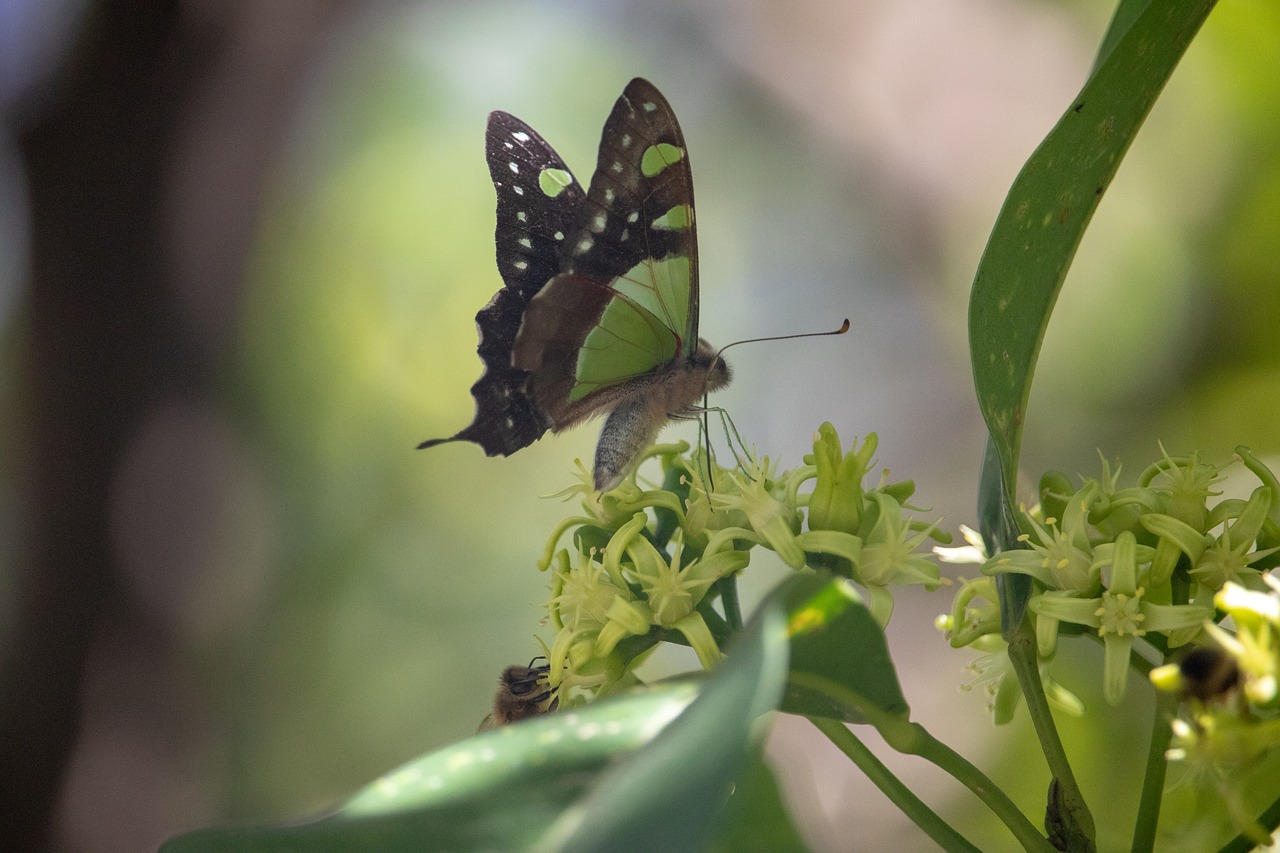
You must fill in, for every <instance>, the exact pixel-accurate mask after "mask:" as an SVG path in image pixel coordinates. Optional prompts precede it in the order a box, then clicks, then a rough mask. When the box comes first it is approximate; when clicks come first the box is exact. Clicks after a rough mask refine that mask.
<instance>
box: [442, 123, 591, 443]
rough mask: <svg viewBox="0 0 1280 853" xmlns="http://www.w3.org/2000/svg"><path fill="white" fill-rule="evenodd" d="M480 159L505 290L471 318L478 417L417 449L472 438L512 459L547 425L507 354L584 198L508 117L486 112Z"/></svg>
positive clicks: (554, 269) (557, 262) (556, 266)
mask: <svg viewBox="0 0 1280 853" xmlns="http://www.w3.org/2000/svg"><path fill="white" fill-rule="evenodd" d="M485 158H486V159H487V160H488V162H489V175H490V177H491V178H492V179H493V186H494V189H495V190H496V191H497V195H498V217H497V227H496V229H495V233H494V237H495V241H496V243H497V260H498V271H499V272H500V273H501V275H502V280H503V285H504V286H503V288H502V289H501V290H499V291H498V292H497V293H496V294H495V295H494V297H493V299H492V300H490V301H489V304H488V305H486V306H485V307H484V308H482V309H480V312H479V313H478V314H476V327H477V329H478V331H479V333H480V345H479V347H478V352H479V354H480V358H481V360H482V361H483V362H484V366H485V369H484V373H483V374H482V375H481V377H480V379H479V380H477V381H476V383H475V384H474V385H473V386H471V394H472V396H473V397H475V401H476V414H475V418H474V419H473V420H472V422H471V424H470V425H469V426H467V427H466V428H465V429H463V430H462V431H461V432H459V433H457V434H456V435H454V436H452V437H451V438H438V439H432V440H430V441H424V442H423V443H422V444H420V445H418V446H419V447H420V448H425V447H432V446H434V445H437V444H441V443H443V442H446V441H474V442H475V443H476V444H479V445H480V446H481V447H482V448H484V452H485V453H486V454H487V455H489V456H496V455H499V454H501V455H503V456H509V455H511V454H512V453H514V452H516V451H517V450H519V449H521V448H522V447H528V446H529V445H530V444H532V443H533V442H535V441H537V440H538V439H539V438H541V437H542V434H543V433H544V432H546V431H547V428H548V427H549V426H551V420H550V418H549V417H548V416H547V414H546V412H545V411H544V410H543V408H542V407H541V406H540V405H538V403H537V401H536V399H534V398H533V397H532V396H530V395H529V393H528V392H527V390H526V389H527V384H528V379H529V373H528V371H526V370H521V369H520V368H518V367H516V366H514V365H513V364H512V362H511V350H512V347H513V346H514V345H515V340H516V335H517V333H518V331H519V329H520V323H521V321H522V320H523V318H524V313H525V309H526V308H527V307H528V306H529V301H530V300H531V299H533V297H534V296H536V295H537V294H538V292H539V291H540V290H541V289H542V288H543V286H544V285H545V284H546V283H547V282H548V280H550V279H551V278H553V277H554V276H555V275H556V274H557V273H559V272H560V266H561V259H560V256H561V247H562V246H563V244H564V243H565V242H566V241H567V240H569V239H570V238H571V237H572V234H573V232H574V230H575V229H576V228H577V227H578V221H579V218H580V213H579V208H580V207H581V206H582V204H583V201H584V199H585V196H586V194H585V193H584V192H583V190H582V186H581V185H580V184H579V183H578V181H577V179H576V178H574V177H573V174H572V173H571V172H570V171H569V167H568V166H566V165H565V163H564V161H563V160H562V159H561V158H560V155H559V154H557V153H556V152H555V149H554V148H552V147H551V146H550V145H549V144H547V142H546V140H544V139H543V138H542V137H541V136H539V135H538V133H537V132H536V131H534V130H533V128H531V127H529V126H528V125H527V124H525V123H524V122H523V121H521V120H520V119H518V118H516V117H515V116H513V115H511V114H510V113H504V112H500V111H499V112H494V113H491V114H490V116H489V124H488V127H487V129H486V131H485Z"/></svg>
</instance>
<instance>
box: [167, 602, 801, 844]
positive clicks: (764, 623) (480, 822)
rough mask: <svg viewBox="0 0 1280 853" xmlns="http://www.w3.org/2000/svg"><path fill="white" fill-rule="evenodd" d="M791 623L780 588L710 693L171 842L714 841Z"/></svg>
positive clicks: (768, 701) (772, 695)
mask: <svg viewBox="0 0 1280 853" xmlns="http://www.w3.org/2000/svg"><path fill="white" fill-rule="evenodd" d="M785 625H786V620H785V617H784V615H783V610H782V603H781V601H780V600H779V599H777V598H776V597H775V599H773V600H771V601H770V602H768V603H766V604H765V605H764V606H762V607H761V609H760V612H759V613H758V614H757V616H756V618H755V619H753V620H752V623H751V624H750V625H749V626H748V627H747V629H746V630H745V631H744V632H743V635H742V636H741V637H740V638H739V639H738V641H737V642H736V643H735V644H734V645H733V646H731V647H730V650H729V655H728V657H727V659H726V661H725V663H724V664H723V665H722V666H721V667H719V668H718V669H717V670H716V671H715V672H714V673H713V674H712V675H711V676H710V677H709V678H707V679H706V680H705V681H703V682H701V689H699V682H697V681H694V680H685V681H682V682H676V683H672V684H668V685H665V686H658V687H653V688H648V689H644V690H641V691H638V692H636V693H633V694H630V695H626V696H620V697H617V698H615V699H610V700H606V701H601V702H599V703H597V704H593V705H591V706H588V707H586V708H583V709H580V710H572V711H566V712H561V713H555V714H548V715H546V716H543V717H540V718H537V719H534V720H529V721H526V722H523V723H519V724H517V725H512V726H508V727H506V728H503V729H499V730H496V731H492V732H486V733H483V734H480V735H477V736H475V737H472V738H469V739H468V740H465V741H463V742H461V743H458V744H455V745H453V746H450V747H446V748H445V749H443V750H440V751H439V752H435V753H432V754H430V755H427V756H425V757H423V758H420V759H418V760H416V761H414V762H411V763H409V764H407V765H405V766H404V767H401V768H400V769H398V770H396V771H394V772H392V773H390V774H388V775H387V776H385V777H383V778H382V779H380V780H378V781H377V782H374V783H373V784H371V785H370V786H368V787H367V788H365V789H364V790H363V791H361V792H360V793H358V794H356V796H355V797H353V798H352V799H351V800H350V801H348V802H347V804H346V805H344V806H343V807H341V808H340V809H339V810H337V811H336V812H335V813H333V814H331V815H328V816H326V817H323V818H320V819H318V820H315V821H312V822H309V823H302V824H295V825H290V826H277V827H250V828H234V829H207V830H201V831H198V832H193V833H188V834H186V835H183V836H180V837H178V838H176V839H173V840H171V841H170V842H168V843H167V844H166V845H165V846H164V847H163V848H162V849H163V850H164V851H165V853H207V851H215V850H216V851H221V850H228V849H235V850H237V851H273V852H275V853H278V851H286V850H289V851H295V850H300V849H305V850H308V851H325V850H332V851H339V850H341V851H346V850H379V851H397V850H405V851H409V850H412V851H431V850H529V849H537V850H617V851H627V850H637V851H639V850H656V849H663V850H698V849H703V848H704V847H706V845H707V844H708V843H709V841H710V837H711V835H712V833H713V832H717V815H718V814H719V813H721V811H722V810H723V809H724V808H725V804H726V802H730V792H731V791H732V790H733V788H734V783H735V781H737V780H738V778H739V775H740V774H743V773H744V772H746V769H748V768H749V765H748V764H747V759H748V757H749V756H750V755H751V754H752V750H753V749H754V747H753V746H752V744H753V741H754V738H753V735H754V734H756V733H757V732H758V729H757V721H758V719H759V718H760V716H761V715H762V714H764V713H765V712H767V711H769V710H772V709H773V708H776V707H777V705H778V703H779V701H780V699H781V696H782V689H783V684H784V681H785V679H786V671H787V638H786V629H785ZM695 697H696V698H695ZM642 747H643V748H642ZM749 769H750V770H751V776H750V778H749V779H748V780H747V781H751V782H752V783H753V785H748V786H747V787H744V788H743V792H742V793H743V796H751V797H753V798H759V797H764V798H766V799H767V798H768V796H769V787H768V785H765V787H764V792H763V793H761V789H760V787H759V786H760V785H761V784H762V783H761V780H760V778H759V775H758V774H759V773H760V772H761V771H760V768H756V767H750V768H749ZM753 786H754V787H753ZM774 797H775V799H776V791H774ZM774 813H775V814H781V807H780V806H778V807H777V808H776V809H774ZM754 817H760V815H755V816H754ZM774 829H775V831H777V832H779V833H781V835H782V837H784V838H785V837H789V836H790V837H793V840H794V834H793V833H789V832H788V830H787V828H786V827H779V826H775V827H774ZM718 831H720V832H725V833H729V834H730V835H731V834H732V833H730V832H729V829H727V828H725V827H724V826H720V829H719V830H718ZM796 844H797V845H798V842H796Z"/></svg>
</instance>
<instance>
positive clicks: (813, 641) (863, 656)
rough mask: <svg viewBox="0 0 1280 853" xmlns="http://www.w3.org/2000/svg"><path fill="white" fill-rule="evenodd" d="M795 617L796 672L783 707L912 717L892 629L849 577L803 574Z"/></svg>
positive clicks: (790, 597)
mask: <svg viewBox="0 0 1280 853" xmlns="http://www.w3.org/2000/svg"><path fill="white" fill-rule="evenodd" d="M787 619H788V624H787V630H788V633H789V634H790V635H791V673H790V677H789V679H788V682H787V693H786V696H785V698H784V700H783V703H782V710H784V711H787V712H789V713H792V714H803V715H806V716H811V717H830V718H833V719H837V720H845V721H848V722H855V723H860V722H866V720H867V718H868V717H873V718H882V717H884V716H886V715H888V716H892V717H898V718H901V719H906V718H907V716H908V714H909V710H910V709H909V708H908V706H907V700H906V698H905V697H903V695H902V687H901V686H900V685H899V684H898V675H897V673H896V672H895V670H894V668H893V660H892V658H890V656H889V647H888V646H887V645H886V644H885V640H884V631H883V630H882V629H881V628H880V626H879V625H878V624H877V623H876V621H875V619H874V618H872V616H871V612H870V611H869V610H868V609H867V607H866V605H864V604H863V603H862V600H861V599H860V598H859V597H858V594H857V592H856V591H855V590H854V588H853V586H852V584H851V583H850V582H849V581H848V580H846V579H844V578H840V577H837V576H835V575H833V574H830V573H829V572H825V571H815V572H812V573H806V574H803V575H797V576H796V577H795V578H793V579H792V581H791V582H790V583H789V584H788V585H787Z"/></svg>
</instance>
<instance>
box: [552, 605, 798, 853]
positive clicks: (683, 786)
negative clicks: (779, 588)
mask: <svg viewBox="0 0 1280 853" xmlns="http://www.w3.org/2000/svg"><path fill="white" fill-rule="evenodd" d="M784 588H785V587H784ZM785 626H786V620H785V618H784V615H783V610H782V604H781V600H780V598H779V596H778V595H776V594H775V595H774V596H773V597H772V598H770V599H769V600H768V601H766V602H765V603H764V604H763V605H761V607H760V609H759V610H758V611H757V613H756V615H755V617H754V618H753V619H752V620H751V622H750V623H749V624H748V626H747V627H746V629H745V630H744V631H743V633H742V634H741V635H740V636H739V638H738V640H737V642H735V643H734V644H733V645H732V646H730V648H729V650H728V652H727V657H726V659H725V661H724V662H723V663H722V664H721V665H720V666H719V667H717V668H716V670H715V671H714V672H713V673H712V675H711V677H710V678H709V679H708V681H707V686H706V688H705V689H704V690H703V692H702V693H701V695H699V697H698V699H697V700H696V701H695V702H694V703H693V704H692V705H690V706H689V709H688V710H687V711H685V713H684V714H682V715H681V716H680V717H679V718H678V719H677V720H676V721H675V722H673V723H672V724H671V725H670V726H668V727H667V728H666V729H664V730H663V732H662V734H661V735H659V736H658V737H657V738H655V739H654V741H653V743H652V744H650V745H649V747H648V748H647V749H644V750H642V751H640V752H638V753H636V754H635V755H634V756H632V757H631V758H630V759H629V760H628V761H626V762H625V763H623V764H621V765H620V766H618V767H617V768H615V769H614V770H611V771H610V772H608V773H606V774H604V775H603V776H602V777H601V778H600V780H599V781H598V783H597V784H595V785H594V786H593V787H592V789H591V790H590V791H589V792H588V793H587V794H586V796H584V797H583V799H582V800H581V801H580V802H578V803H576V804H575V805H574V806H573V807H571V808H570V809H569V810H568V811H566V812H565V813H564V814H563V815H561V817H560V818H559V819H558V820H557V822H556V825H555V826H553V827H552V828H551V831H550V832H549V833H548V834H547V835H546V836H545V837H544V839H543V840H542V842H540V843H539V844H538V845H537V847H536V849H538V850H565V851H578V850H581V851H597V850H609V851H632V850H634V851H650V850H701V849H703V848H705V847H706V845H707V843H708V842H709V841H710V836H711V831H712V829H713V827H714V818H715V816H716V815H717V814H718V813H719V812H720V811H721V810H722V809H723V808H724V806H725V803H726V801H727V800H728V798H729V794H730V792H731V790H732V786H733V783H734V780H735V779H737V778H738V777H739V774H740V773H741V772H742V770H743V767H744V766H745V760H746V756H747V754H748V747H749V745H750V744H751V743H752V740H753V734H754V733H755V732H756V731H757V730H758V728H757V727H758V723H757V720H758V718H759V717H760V716H761V715H762V714H764V713H765V712H767V711H771V710H773V709H775V708H777V707H778V703H779V701H780V699H781V697H782V688H783V684H784V683H785V680H786V673H787V637H786V627H785Z"/></svg>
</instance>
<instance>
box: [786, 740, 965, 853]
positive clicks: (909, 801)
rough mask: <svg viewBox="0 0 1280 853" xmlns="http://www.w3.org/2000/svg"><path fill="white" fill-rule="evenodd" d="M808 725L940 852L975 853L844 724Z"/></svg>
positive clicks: (961, 836) (960, 836)
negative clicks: (841, 754)
mask: <svg viewBox="0 0 1280 853" xmlns="http://www.w3.org/2000/svg"><path fill="white" fill-rule="evenodd" d="M807 719H808V720H809V722H811V723H813V725H814V726H815V727H817V729H818V731H820V732H822V733H823V734H824V735H826V736H827V737H828V738H829V739H830V740H831V742H832V743H833V744H835V745H836V747H837V748H838V749H839V750H840V751H841V752H843V753H844V754H845V755H847V756H848V757H849V760H850V761H852V762H853V763H854V764H855V765H856V766H857V767H858V769H859V770H861V771H862V772H863V773H865V774H866V776H867V778H868V779H870V780H871V781H872V783H874V784H875V786H876V787H877V788H879V789H880V790H881V791H882V792H883V793H884V795H885V796H886V797H888V798H889V801H890V802H892V803H893V804H894V805H895V806H897V807H898V808H900V809H901V810H902V812H903V814H905V815H906V816H907V817H909V818H911V820H912V821H913V822H914V823H915V824H916V826H918V827H920V828H921V829H922V830H924V832H925V834H926V835H928V836H929V837H930V838H931V839H933V841H934V842H935V843H937V845H938V846H939V847H941V848H942V849H943V850H949V851H950V850H963V851H967V853H978V848H977V847H975V846H973V845H972V844H970V843H969V842H968V840H966V839H965V837H964V836H963V835H961V834H960V833H958V832H956V831H955V830H954V829H952V828H951V825H950V824H948V823H947V822H946V821H944V820H943V819H942V818H941V817H939V816H938V813H937V812H935V811H933V809H931V808H929V807H928V806H927V805H925V804H924V802H923V801H922V800H921V799H920V798H919V797H917V796H916V795H915V794H913V793H912V792H911V789H909V788H908V787H907V786H906V785H904V784H903V783H902V780H900V779H899V778H898V777H897V776H894V775H893V773H891V772H890V771H889V768H887V767H885V766H884V764H882V763H881V762H880V759H878V758H876V756H875V755H874V754H873V753H872V752H871V750H869V749H867V746H866V744H864V743H863V742H862V741H861V740H859V739H858V736H857V735H855V734H854V733H853V732H852V731H850V730H849V728H848V727H847V726H845V724H844V723H842V722H840V721H839V720H832V719H828V718H826V717H809V718H807Z"/></svg>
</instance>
